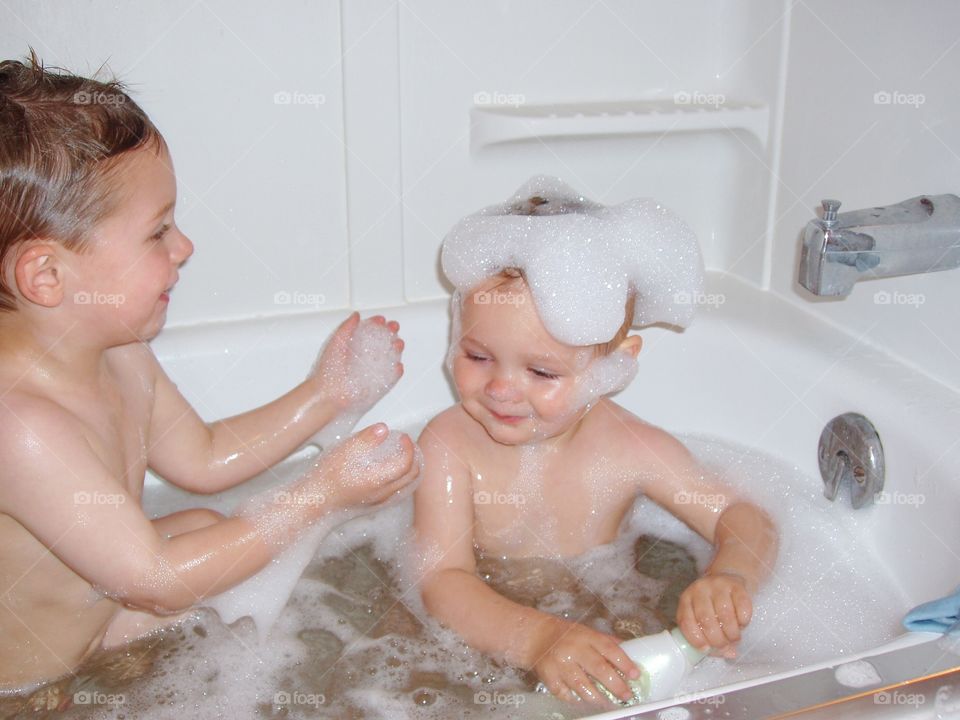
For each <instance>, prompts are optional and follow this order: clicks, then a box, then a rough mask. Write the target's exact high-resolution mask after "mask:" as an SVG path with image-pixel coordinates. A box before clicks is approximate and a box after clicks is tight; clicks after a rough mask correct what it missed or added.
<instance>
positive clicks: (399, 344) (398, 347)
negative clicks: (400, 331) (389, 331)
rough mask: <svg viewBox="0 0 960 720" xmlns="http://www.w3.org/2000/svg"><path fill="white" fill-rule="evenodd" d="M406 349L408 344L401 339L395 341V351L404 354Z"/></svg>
mask: <svg viewBox="0 0 960 720" xmlns="http://www.w3.org/2000/svg"><path fill="white" fill-rule="evenodd" d="M404 347H406V344H405V343H404V342H403V340H402V339H401V338H397V339H396V340H394V341H393V349H394V350H396V351H397V352H403V348H404Z"/></svg>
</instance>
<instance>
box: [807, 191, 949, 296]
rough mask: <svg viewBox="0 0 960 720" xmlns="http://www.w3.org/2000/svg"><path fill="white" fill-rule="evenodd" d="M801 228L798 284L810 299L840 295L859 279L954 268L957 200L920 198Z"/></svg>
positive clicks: (831, 206) (830, 215)
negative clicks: (808, 292) (803, 288)
mask: <svg viewBox="0 0 960 720" xmlns="http://www.w3.org/2000/svg"><path fill="white" fill-rule="evenodd" d="M822 204H823V218H822V219H821V218H817V219H815V220H811V221H810V222H809V223H807V226H806V228H805V229H804V232H803V244H802V246H801V249H800V276H799V282H800V284H801V285H803V286H804V287H805V288H806V289H807V290H809V291H810V292H812V293H813V294H814V295H832V296H841V297H843V296H846V295H848V294H849V293H850V291H851V290H852V289H853V284H854V283H855V282H857V281H859V280H865V279H870V278H882V277H892V276H895V275H912V274H916V273H928V272H936V271H939V270H949V269H951V268H955V267H958V266H960V197H957V196H956V195H920V196H918V197H915V198H910V199H909V200H904V201H903V202H901V203H897V204H896V205H887V206H884V207H875V208H866V209H864V210H854V211H852V212H845V213H838V212H837V210H838V209H839V208H840V202H839V201H837V200H824V201H823V203H822Z"/></svg>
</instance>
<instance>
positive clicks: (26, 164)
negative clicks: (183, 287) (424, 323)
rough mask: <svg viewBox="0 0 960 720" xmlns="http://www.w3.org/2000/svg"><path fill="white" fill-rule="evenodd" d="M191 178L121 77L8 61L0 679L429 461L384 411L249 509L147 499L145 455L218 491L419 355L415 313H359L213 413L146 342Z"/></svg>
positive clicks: (166, 296) (107, 642) (37, 677)
mask: <svg viewBox="0 0 960 720" xmlns="http://www.w3.org/2000/svg"><path fill="white" fill-rule="evenodd" d="M176 199H177V187H176V177H175V174H174V171H173V165H172V162H171V159H170V154H169V152H168V150H167V145H166V143H165V141H164V139H163V136H162V135H161V134H160V132H159V131H158V130H157V128H156V127H155V126H154V125H153V123H152V122H151V121H150V119H149V118H148V117H147V115H146V114H145V113H144V112H143V111H142V110H141V109H140V108H139V107H138V106H137V104H136V103H135V102H134V101H133V100H132V99H131V98H130V97H129V96H128V95H127V94H126V93H125V92H124V91H123V88H122V87H121V86H120V85H119V84H117V83H116V82H99V81H97V80H91V79H87V78H82V77H77V76H75V75H72V74H70V73H68V72H65V71H54V70H51V69H46V68H44V67H43V66H42V65H41V63H40V61H39V60H38V59H37V58H36V56H35V55H33V54H32V53H31V58H30V59H29V60H28V61H27V62H25V63H24V62H19V61H4V62H0V270H2V276H0V690H10V689H14V688H20V689H23V688H24V687H25V686H29V685H30V684H32V683H36V682H38V681H44V680H49V679H52V678H55V677H58V676H62V675H66V674H69V673H71V672H73V671H74V670H75V669H76V668H77V667H78V666H79V665H80V664H81V663H83V661H84V660H85V659H86V658H88V657H89V656H90V655H91V654H93V653H94V652H96V651H97V650H98V649H101V648H109V647H113V646H117V645H121V644H124V643H126V642H128V641H130V640H132V639H135V638H137V637H139V636H141V635H143V634H145V633H147V632H150V631H151V630H153V629H156V628H158V627H160V626H163V625H165V624H169V623H170V622H171V621H173V620H175V619H178V618H180V617H182V614H183V613H184V611H186V610H188V609H189V608H191V607H193V606H194V605H195V604H197V603H198V601H200V600H202V599H204V598H207V597H210V596H213V595H218V594H220V593H223V592H224V591H225V590H227V589H228V588H231V587H232V586H234V585H236V584H238V583H239V582H241V581H242V580H244V579H246V578H248V577H250V576H251V575H253V574H254V573H257V572H258V571H259V570H261V569H262V568H264V567H265V566H266V565H267V564H268V563H270V562H271V560H272V559H273V558H274V557H275V556H276V555H278V554H279V553H280V552H282V551H283V549H284V548H285V547H286V546H287V545H288V544H289V543H290V542H292V541H293V540H294V539H295V538H296V537H297V536H298V535H299V534H301V533H303V532H305V531H306V530H307V528H308V527H311V526H314V525H315V524H316V523H317V522H319V521H320V520H321V519H324V518H327V519H329V517H330V516H332V514H333V513H341V512H350V509H355V508H358V507H361V506H367V507H370V506H375V505H377V504H379V503H382V502H384V501H386V500H388V499H390V498H393V497H395V496H396V494H397V493H398V492H399V491H400V490H401V489H402V488H403V487H405V486H406V485H408V484H409V483H410V482H411V481H412V480H413V479H414V478H415V476H416V474H417V471H418V468H417V461H416V459H415V453H414V447H413V444H412V443H411V441H410V439H409V438H408V437H406V436H402V437H397V436H396V435H394V436H393V437H388V429H387V428H386V426H384V425H382V424H378V425H374V426H371V427H369V428H367V429H365V430H363V431H361V432H359V433H357V434H356V435H354V436H352V437H349V438H347V439H346V440H343V441H342V442H340V443H339V444H336V445H333V443H325V444H331V445H333V446H332V448H330V449H329V450H328V451H327V452H325V453H323V454H322V455H320V457H319V459H318V460H317V461H316V462H315V463H314V464H313V466H312V467H311V468H310V469H309V470H308V471H307V472H306V473H305V474H304V475H303V476H302V477H301V478H299V479H298V480H296V481H295V482H294V483H293V484H292V485H290V486H289V487H286V488H284V489H283V492H277V493H275V494H274V495H271V496H269V497H265V498H261V501H260V502H259V504H257V505H256V506H255V507H246V508H245V509H244V512H242V513H239V514H237V515H235V516H234V517H223V516H222V515H220V514H218V513H215V512H212V511H209V510H204V509H190V510H183V511H181V512H177V513H173V514H171V515H167V516H164V517H160V518H155V519H152V520H151V519H149V518H148V517H147V516H146V514H145V513H144V510H143V508H142V507H141V504H140V498H141V495H142V492H143V484H144V477H145V473H146V470H147V468H148V467H149V468H150V469H151V470H153V471H154V472H156V473H157V474H158V475H159V476H161V477H163V478H164V479H165V480H167V481H168V482H170V483H173V484H174V485H177V486H178V487H181V488H183V489H186V490H189V491H192V492H195V493H202V494H209V493H217V492H220V491H221V490H225V489H226V488H230V487H232V486H235V485H238V484H239V483H241V482H244V481H245V480H247V479H248V478H251V477H252V476H254V475H256V474H258V473H261V472H263V471H264V470H266V469H268V468H269V467H271V466H272V465H274V464H275V463H277V462H278V461H280V460H282V459H283V458H285V457H286V456H288V455H289V454H290V453H291V452H293V451H294V450H296V449H297V448H298V447H300V446H301V445H303V444H304V443H306V442H308V441H309V440H310V439H311V438H312V437H313V436H315V434H316V433H318V432H319V431H321V429H322V428H324V427H325V426H328V425H329V424H334V425H335V426H336V429H337V433H336V434H337V435H339V434H342V433H344V432H345V431H346V429H347V428H346V425H345V424H344V423H342V422H340V421H339V420H338V418H344V417H347V418H350V419H351V421H350V422H349V423H347V424H349V425H351V426H352V424H353V422H356V420H357V419H359V417H360V415H362V414H363V412H364V411H366V410H367V409H369V408H370V407H371V406H372V405H373V404H374V403H375V402H376V401H377V400H378V399H379V398H380V397H381V396H382V395H383V394H384V393H385V392H387V391H388V390H389V389H390V388H391V387H392V386H393V384H394V383H396V381H397V380H398V379H399V377H400V374H401V372H402V366H401V364H400V362H399V359H400V352H401V351H402V348H403V342H402V341H401V340H400V339H399V337H398V336H397V331H398V329H399V326H398V325H397V323H395V322H387V321H386V320H385V319H384V318H383V317H374V318H371V319H368V320H364V321H361V320H360V318H359V316H358V315H356V314H355V313H354V314H352V315H351V316H350V317H349V318H348V319H347V320H346V321H345V322H344V323H343V324H341V325H340V327H339V328H338V329H337V330H336V332H335V333H334V334H333V336H332V338H331V340H330V342H329V343H328V344H327V345H326V347H325V348H324V350H323V351H322V352H321V354H320V357H319V359H318V360H317V363H316V365H315V367H314V370H313V371H312V372H311V373H310V375H309V377H308V378H307V379H306V380H305V381H304V382H303V383H301V384H300V385H298V386H297V387H296V388H294V389H293V390H291V391H290V392H288V393H287V394H286V395H283V396H282V397H280V398H278V399H277V400H275V401H273V402H271V403H269V404H267V405H264V406H263V407H260V408H257V409H255V410H251V411H250V412H247V413H244V414H242V415H238V416H236V417H232V418H228V419H225V420H221V421H218V422H210V423H207V422H204V421H203V420H202V419H201V418H200V417H199V416H198V415H197V413H196V411H195V410H194V409H193V408H192V407H191V406H190V404H189V403H188V402H187V400H186V399H185V398H184V397H183V396H182V395H181V394H180V392H179V391H178V390H177V387H176V386H175V385H174V384H173V382H172V381H171V380H170V378H169V377H167V375H166V373H165V372H164V371H163V368H161V367H160V365H159V364H158V363H157V360H156V358H155V357H154V355H153V353H152V351H151V349H150V347H149V345H148V344H147V342H148V341H149V340H151V339H152V338H153V337H155V336H156V335H157V333H159V332H160V330H161V328H162V327H163V325H164V322H165V320H166V313H167V306H168V304H169V302H170V294H171V292H172V291H173V288H174V286H175V285H176V283H177V280H178V278H179V272H180V268H181V266H182V265H183V264H184V262H186V260H187V259H188V258H189V257H190V255H191V254H192V253H193V243H192V242H191V241H190V239H189V238H187V236H186V235H184V234H183V232H181V230H180V229H179V228H178V227H177V224H176V222H175V219H174V212H175V206H176ZM373 355H376V356H377V358H387V361H386V362H385V363H383V362H379V360H377V359H376V358H372V356H373ZM371 363H372V366H374V367H379V368H381V370H380V371H378V372H377V373H375V377H370V376H369V375H370V373H368V372H367V370H366V369H367V368H369V367H371ZM327 439H328V440H329V439H330V438H329V437H328V438H327ZM325 449H326V447H325Z"/></svg>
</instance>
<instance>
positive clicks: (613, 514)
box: [473, 448, 636, 557]
mask: <svg viewBox="0 0 960 720" xmlns="http://www.w3.org/2000/svg"><path fill="white" fill-rule="evenodd" d="M524 450H525V451H524V452H521V453H520V454H519V456H518V457H514V458H489V459H488V460H487V462H484V463H481V464H478V466H477V467H476V468H475V470H474V472H473V506H474V520H475V527H474V537H475V539H476V542H477V544H478V545H479V546H480V549H481V550H482V551H484V552H485V553H488V554H491V553H492V554H496V555H499V556H507V557H533V556H536V557H558V556H559V557H571V556H575V555H579V554H581V553H583V552H586V551H587V550H589V549H590V548H592V547H596V546H597V545H601V544H604V543H608V542H611V541H612V540H613V539H614V537H615V536H616V532H617V529H618V527H619V525H620V522H621V520H622V519H623V516H624V514H625V513H626V511H627V509H628V508H629V507H630V504H631V503H632V501H633V499H634V497H635V494H636V487H635V483H633V482H632V481H631V478H630V477H629V474H628V473H625V472H623V471H622V470H620V469H619V468H618V467H617V466H616V465H615V464H614V463H612V462H610V461H608V460H606V459H605V458H603V457H599V456H596V455H592V454H591V455H587V456H583V457H570V456H568V455H564V454H558V453H551V452H549V451H545V450H542V449H539V448H535V449H531V450H529V451H527V449H526V448H525V449H524Z"/></svg>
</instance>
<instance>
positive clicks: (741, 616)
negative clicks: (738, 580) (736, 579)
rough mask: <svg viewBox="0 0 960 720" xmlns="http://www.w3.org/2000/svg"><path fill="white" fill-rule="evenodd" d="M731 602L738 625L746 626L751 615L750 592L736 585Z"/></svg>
mask: <svg viewBox="0 0 960 720" xmlns="http://www.w3.org/2000/svg"><path fill="white" fill-rule="evenodd" d="M732 594H733V604H734V607H735V608H736V613H737V622H739V623H740V627H746V626H747V625H749V624H750V618H752V617H753V601H752V600H751V599H750V593H748V592H747V589H746V588H745V587H742V586H741V585H737V586H736V587H734V589H733V593H732Z"/></svg>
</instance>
